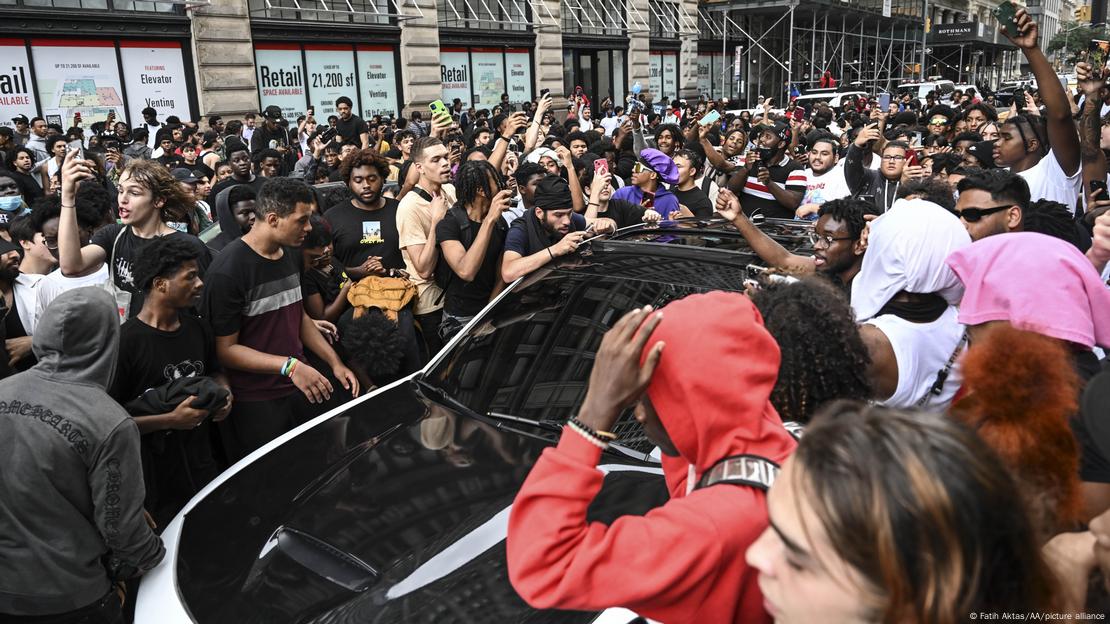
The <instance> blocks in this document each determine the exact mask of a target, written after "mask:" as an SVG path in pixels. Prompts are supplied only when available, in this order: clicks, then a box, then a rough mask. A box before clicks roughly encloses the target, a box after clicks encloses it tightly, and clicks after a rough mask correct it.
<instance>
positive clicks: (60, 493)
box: [0, 287, 165, 616]
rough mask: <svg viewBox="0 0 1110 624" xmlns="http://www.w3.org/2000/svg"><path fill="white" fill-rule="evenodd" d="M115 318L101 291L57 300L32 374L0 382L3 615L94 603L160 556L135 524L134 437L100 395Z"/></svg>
mask: <svg viewBox="0 0 1110 624" xmlns="http://www.w3.org/2000/svg"><path fill="white" fill-rule="evenodd" d="M118 344H119V317H118V316H117V314H116V310H115V303H114V301H113V300H112V298H111V297H110V296H109V295H108V293H107V292H105V291H104V290H103V289H100V288H95V287H88V288H78V289H75V290H71V291H68V292H65V293H63V294H62V295H60V296H59V297H58V298H57V299H55V300H54V302H53V303H52V304H51V305H50V307H48V308H47V309H46V311H45V312H44V313H43V315H42V318H41V319H40V320H39V325H38V330H37V331H36V332H35V336H34V341H33V343H32V350H33V351H34V354H35V357H37V358H38V364H36V365H35V366H34V367H33V368H31V369H30V370H27V371H26V372H23V373H20V374H18V375H15V376H13V377H9V378H7V379H4V380H3V381H0V431H3V432H4V433H3V435H0V457H3V458H4V468H3V469H2V470H0V501H3V504H0V613H3V614H11V615H28V616H30V615H45V614H56V613H64V612H68V611H73V610H75V609H78V608H81V607H84V606H87V605H89V604H91V603H93V602H95V601H97V600H99V599H100V598H101V597H102V596H104V594H106V593H107V592H108V590H109V588H110V580H111V579H122V578H129V577H131V576H134V575H135V574H137V573H139V572H143V571H146V570H148V569H150V568H151V567H153V566H154V565H155V564H157V563H158V562H159V561H161V559H162V556H163V555H164V554H165V549H164V548H163V547H162V541H161V539H159V538H158V536H157V535H155V534H154V532H153V531H152V530H151V529H150V527H149V526H148V525H147V523H146V521H145V519H144V518H143V496H144V494H145V491H144V488H143V479H142V474H143V472H142V466H141V464H140V459H139V430H138V428H137V427H136V426H135V423H134V422H133V421H132V420H131V418H130V417H129V416H128V415H127V412H125V411H124V410H123V408H122V407H120V406H119V404H117V403H116V402H115V401H113V400H112V399H111V397H109V396H108V393H107V392H106V389H107V388H108V386H109V384H110V382H111V377H112V375H113V374H114V371H115V367H116V354H117V349H118Z"/></svg>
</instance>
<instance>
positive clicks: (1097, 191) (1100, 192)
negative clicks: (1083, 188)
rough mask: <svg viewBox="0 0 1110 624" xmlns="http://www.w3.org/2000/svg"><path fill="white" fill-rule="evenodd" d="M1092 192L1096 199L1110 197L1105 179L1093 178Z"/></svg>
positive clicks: (1103, 199)
mask: <svg viewBox="0 0 1110 624" xmlns="http://www.w3.org/2000/svg"><path fill="white" fill-rule="evenodd" d="M1091 193H1094V195H1095V201H1105V200H1107V199H1110V192H1107V190H1106V182H1105V181H1104V180H1091Z"/></svg>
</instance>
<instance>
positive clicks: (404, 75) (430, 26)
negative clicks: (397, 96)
mask: <svg viewBox="0 0 1110 624" xmlns="http://www.w3.org/2000/svg"><path fill="white" fill-rule="evenodd" d="M420 4H421V9H420V10H417V9H416V8H415V7H414V6H412V3H409V2H405V3H404V4H403V5H402V8H401V10H402V12H404V13H405V14H406V15H410V16H414V17H415V18H416V19H410V20H406V21H405V22H404V23H403V24H401V83H402V84H403V85H404V90H405V93H404V97H403V98H402V102H403V103H402V107H403V108H402V114H403V115H405V116H406V117H407V116H408V115H409V114H410V113H411V112H412V111H420V112H421V113H425V115H424V116H425V118H426V117H427V114H426V113H427V111H428V104H430V103H431V102H433V101H434V100H438V99H440V98H441V97H442V96H443V83H442V81H441V79H440V62H439V23H438V12H437V11H436V5H435V3H433V2H421V3H420ZM421 13H423V17H421V16H420V14H421ZM447 104H448V106H450V104H451V103H450V102H448V103H447Z"/></svg>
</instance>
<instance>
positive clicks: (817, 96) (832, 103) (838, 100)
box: [794, 91, 868, 110]
mask: <svg viewBox="0 0 1110 624" xmlns="http://www.w3.org/2000/svg"><path fill="white" fill-rule="evenodd" d="M853 95H854V96H856V97H868V95H867V93H865V92H863V91H816V92H814V91H811V92H809V93H805V94H802V95H799V96H798V97H796V98H794V102H795V103H797V104H798V106H801V107H802V108H805V109H809V108H812V107H813V105H814V104H817V103H820V102H824V103H825V104H828V105H829V107H830V108H832V109H834V110H835V109H839V108H840V105H841V104H842V103H844V100H846V99H848V98H849V97H851V96H853Z"/></svg>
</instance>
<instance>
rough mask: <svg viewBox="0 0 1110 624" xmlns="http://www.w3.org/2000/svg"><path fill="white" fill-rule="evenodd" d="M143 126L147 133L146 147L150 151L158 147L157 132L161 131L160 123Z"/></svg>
mask: <svg viewBox="0 0 1110 624" xmlns="http://www.w3.org/2000/svg"><path fill="white" fill-rule="evenodd" d="M143 125H144V126H146V131H147V132H148V133H149V134H148V135H147V137H146V146H147V147H149V148H150V149H154V148H156V147H158V131H159V130H161V129H162V123H161V122H159V123H156V124H148V123H144V124H143Z"/></svg>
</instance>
